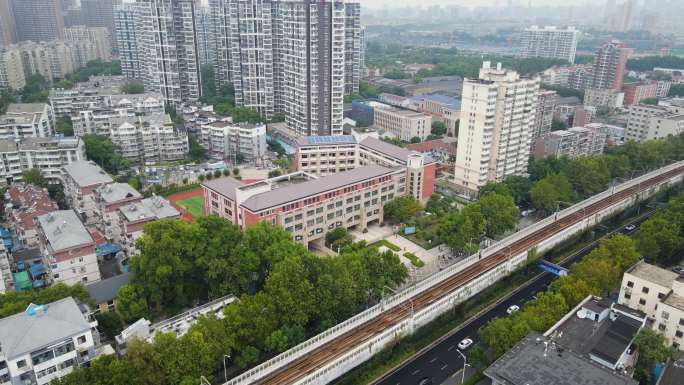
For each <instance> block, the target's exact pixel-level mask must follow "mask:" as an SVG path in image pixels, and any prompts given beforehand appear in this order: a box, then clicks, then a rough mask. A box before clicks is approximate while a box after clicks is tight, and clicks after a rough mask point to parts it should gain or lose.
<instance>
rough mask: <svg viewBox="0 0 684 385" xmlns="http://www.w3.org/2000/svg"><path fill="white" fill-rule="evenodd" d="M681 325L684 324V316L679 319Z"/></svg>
mask: <svg viewBox="0 0 684 385" xmlns="http://www.w3.org/2000/svg"><path fill="white" fill-rule="evenodd" d="M679 326H684V318H680V319H679Z"/></svg>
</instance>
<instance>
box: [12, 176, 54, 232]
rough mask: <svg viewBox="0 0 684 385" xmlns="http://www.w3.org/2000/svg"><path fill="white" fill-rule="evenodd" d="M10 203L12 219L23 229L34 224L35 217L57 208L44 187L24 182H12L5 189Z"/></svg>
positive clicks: (30, 227) (32, 226)
mask: <svg viewBox="0 0 684 385" xmlns="http://www.w3.org/2000/svg"><path fill="white" fill-rule="evenodd" d="M7 194H8V195H9V198H10V199H9V202H8V204H11V205H12V206H11V207H12V210H11V216H12V217H13V218H12V220H14V221H16V222H18V223H21V227H22V228H23V229H24V230H28V229H32V228H34V227H35V226H36V223H35V221H34V220H33V219H34V218H35V217H37V216H40V215H43V214H47V213H49V212H51V211H55V210H57V209H58V207H57V203H55V201H53V200H52V199H50V195H49V194H48V192H47V190H46V189H43V188H40V187H36V186H34V185H31V184H26V183H14V184H12V187H11V188H10V189H9V190H8V191H7Z"/></svg>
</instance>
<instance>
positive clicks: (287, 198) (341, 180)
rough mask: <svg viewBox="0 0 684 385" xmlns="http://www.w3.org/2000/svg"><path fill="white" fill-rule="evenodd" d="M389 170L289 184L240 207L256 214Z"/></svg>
mask: <svg viewBox="0 0 684 385" xmlns="http://www.w3.org/2000/svg"><path fill="white" fill-rule="evenodd" d="M395 171H396V170H393V169H391V168H387V167H382V166H376V165H372V166H365V167H357V168H355V169H352V170H349V171H343V172H340V173H337V174H335V175H330V176H326V177H323V178H320V179H313V180H309V181H306V182H302V183H297V184H290V185H288V186H286V187H282V188H276V189H274V190H271V191H268V192H265V193H262V194H257V195H254V196H252V197H250V198H249V199H247V200H246V201H245V202H244V203H242V206H244V207H245V208H247V209H248V210H250V211H252V212H258V211H261V210H265V209H268V208H271V207H277V206H281V205H284V204H286V203H288V202H294V201H297V200H300V199H303V198H306V197H309V196H312V195H318V194H322V193H324V192H326V191H331V190H336V189H338V188H341V187H344V186H347V185H350V184H353V183H358V182H362V181H365V180H368V179H372V178H377V177H379V176H382V175H387V174H391V173H393V172H395Z"/></svg>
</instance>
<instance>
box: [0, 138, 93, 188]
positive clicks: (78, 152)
mask: <svg viewBox="0 0 684 385" xmlns="http://www.w3.org/2000/svg"><path fill="white" fill-rule="evenodd" d="M85 158H86V156H85V147H84V145H83V141H82V140H80V139H79V138H58V137H57V138H56V137H51V138H24V139H21V140H16V139H6V140H0V184H11V183H13V182H16V181H19V180H21V174H22V172H24V171H26V170H29V169H32V168H37V169H39V170H40V171H41V172H42V174H43V176H44V177H46V178H47V179H48V180H50V181H55V182H56V181H58V180H59V179H60V178H61V176H62V167H64V166H65V165H67V164H69V163H73V162H78V161H82V160H85Z"/></svg>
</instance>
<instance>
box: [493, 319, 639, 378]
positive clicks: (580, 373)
mask: <svg viewBox="0 0 684 385" xmlns="http://www.w3.org/2000/svg"><path fill="white" fill-rule="evenodd" d="M543 341H546V339H545V338H544V337H542V335H541V334H539V333H537V332H532V333H530V334H528V335H527V337H525V338H523V340H522V341H520V342H518V343H517V344H516V345H515V346H514V347H513V348H512V349H511V350H509V351H508V352H506V353H505V354H504V355H503V356H501V357H500V358H499V359H498V360H496V361H495V362H494V363H493V364H492V365H491V366H490V367H488V368H487V369H486V370H485V372H484V373H485V375H486V376H487V377H489V378H492V379H494V380H495V381H497V382H498V383H500V384H505V385H548V384H553V385H578V384H582V385H636V384H637V382H636V381H635V380H633V379H631V378H629V377H626V376H622V375H620V374H617V373H615V372H613V371H611V370H609V369H606V368H604V367H602V366H600V365H598V364H596V363H593V362H591V361H590V360H589V359H586V358H583V357H581V356H579V355H578V354H577V353H574V352H573V351H570V350H563V351H562V352H560V353H559V352H558V351H556V350H555V349H552V346H551V345H550V344H549V346H548V349H545V345H544V343H543ZM545 351H546V352H545Z"/></svg>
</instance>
